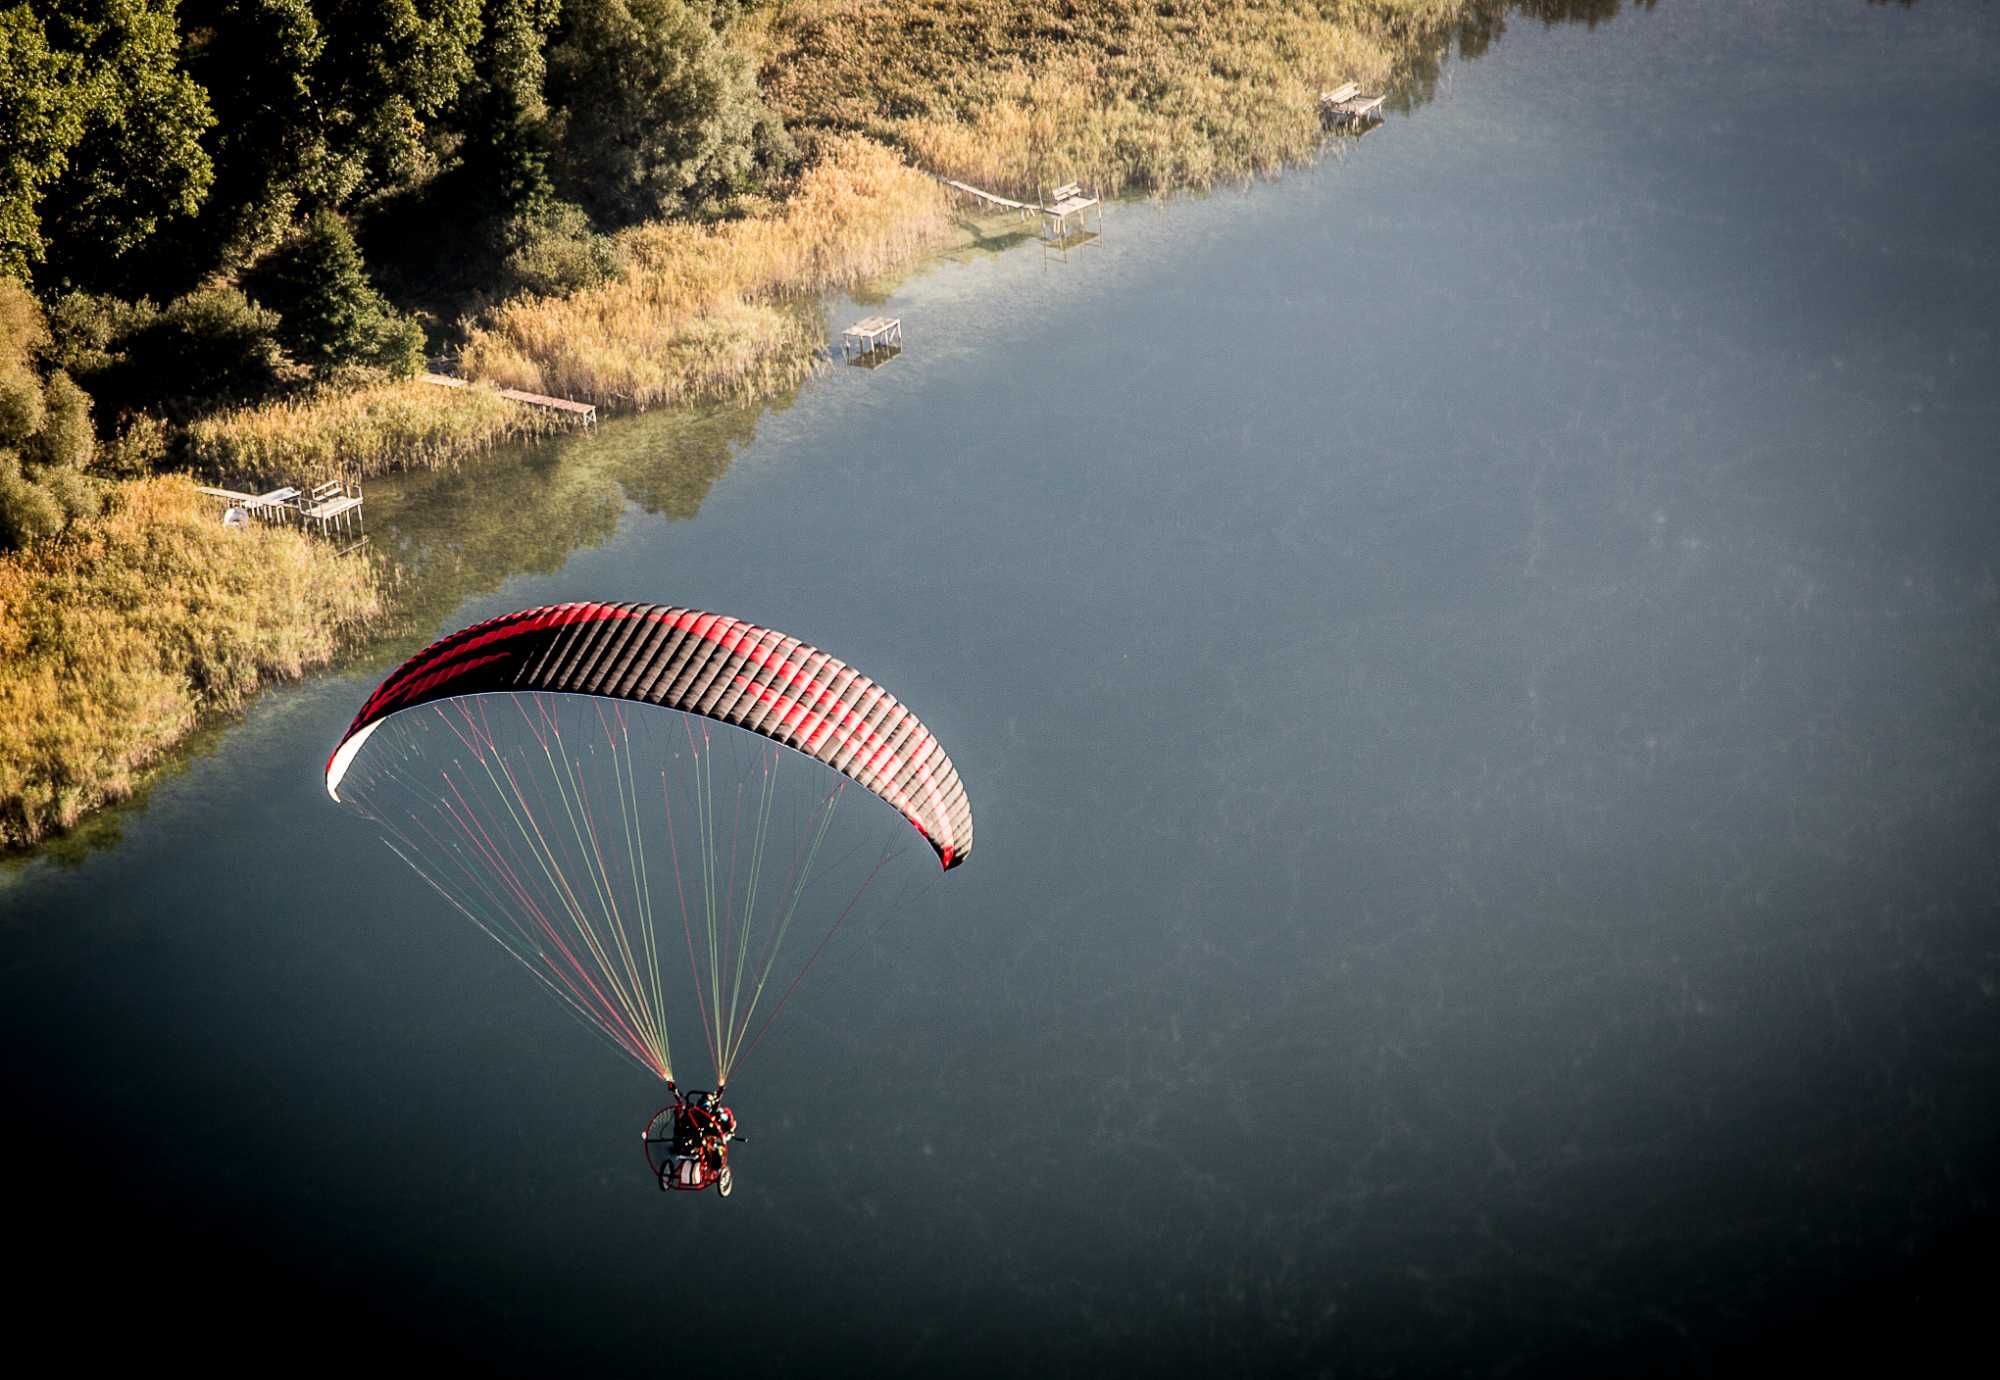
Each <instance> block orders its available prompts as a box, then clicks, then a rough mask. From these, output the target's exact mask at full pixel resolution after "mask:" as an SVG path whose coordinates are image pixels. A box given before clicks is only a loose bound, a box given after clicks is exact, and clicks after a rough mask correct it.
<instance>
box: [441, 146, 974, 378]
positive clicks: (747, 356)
mask: <svg viewBox="0 0 2000 1380" xmlns="http://www.w3.org/2000/svg"><path fill="white" fill-rule="evenodd" d="M952 229H953V222H952V216H951V211H950V208H949V206H948V205H947V204H946V201H945V197H944V194H943V192H942V191H941V190H940V189H939V187H938V185H937V184H936V183H935V182H933V181H932V180H931V179H930V178H928V177H926V176H924V175H923V174H922V173H920V172H917V171H916V170H915V169H913V168H911V167H910V166H909V165H908V164H907V163H905V162H904V161H903V160H902V159H901V158H900V157H898V156H897V155H896V154H895V153H894V152H892V151H891V150H889V149H886V148H884V147H883V146H882V145H880V144H877V143H874V142H872V141H870V140H867V139H862V138H856V137H843V138H839V139H835V140H832V141H830V142H829V143H828V145H827V147H826V148H825V149H824V150H823V151H822V153H821V156H820V158H819V159H818V161H817V162H815V163H814V164H813V165H812V166H811V167H810V168H808V169H807V170H806V172H805V173H804V174H803V175H802V176H801V177H800V178H799V181H798V185H797V186H796V187H795V188H794V189H793V190H792V192H791V195H789V196H788V197H786V198H785V200H784V201H782V202H780V203H778V204H777V205H776V206H775V207H773V208H770V209H769V210H768V211H767V212H766V213H765V214H761V215H754V216H750V217H747V218H745V219H742V220H736V221H727V222H724V223H723V224H720V225H715V226H695V225H647V226H641V227H639V228H637V229H634V230H629V231H626V232H625V233H624V234H622V235H620V236H619V237H618V239H617V242H616V248H617V254H618V259H619V263H620V266H621V268H622V270H623V272H622V276H621V277H620V278H619V279H618V280H616V281H614V282H610V283H606V284H604V285H603V286H601V287H596V288H592V289H590V290H588V291H585V292H580V293H576V294H574V295H573V296H569V297H556V298H549V297H529V298H522V299H519V300H516V301H514V302H510V303H508V304H506V305H505V306H502V307H500V308H498V309H497V310H495V311H494V312H492V313H490V314H489V316H488V319H487V321H486V322H485V323H484V324H483V325H481V326H479V327H477V328H475V329H474V330H473V331H472V332H471V333H470V335H469V337H468V339H467V341H466V345H465V348H464V350H463V352H462V353H461V355H460V357H459V362H460V367H461V369H462V370H463V371H464V372H465V374H466V375H467V376H468V377H472V378H478V379H485V380H490V381H492V382H494V383H497V384H499V385H501V386H503V387H512V388H526V389H530V390H532V391H535V392H543V393H553V394H556V395H558V396H561V397H570V398H582V399H586V400H588V401H591V402H594V403H596V404H598V405H599V406H600V407H608V408H622V409H626V410H635V411H643V410H645V409H647V408H650V407H657V406H659V405H661V404H663V403H685V402H698V401H723V400H740V399H747V398H757V397H764V396H768V395H769V394H771V393H774V392H777V391H779V390H781V389H783V388H786V387H789V386H792V385H794V384H796V383H798V382H799V380H800V379H802V378H803V377H804V376H805V375H806V374H808V373H810V372H811V371H812V369H813V367H814V365H815V363H816V359H817V356H818V352H819V351H820V350H821V349H822V347H823V346H824V344H825V336H824V333H823V327H822V325H821V323H820V320H819V316H818V313H817V311H816V310H813V309H812V304H811V299H812V298H813V297H814V296H816V295H817V294H819V293H822V292H825V291H827V290H829V289H833V288H845V287H852V286H853V285H855V284H857V283H860V282H863V281H865V280H867V279H869V278H874V277H878V276H880V275H882V274H885V273H889V272H892V271H894V270H896V269H899V268H903V267H906V266H907V265H908V264H910V263H911V262H913V261H914V260H915V259H916V258H917V257H918V256H920V255H922V254H923V253H925V252H926V251H927V250H930V249H932V248H935V247H937V246H938V245H940V244H942V243H944V242H945V241H946V240H947V239H948V238H949V237H950V236H951V234H952Z"/></svg>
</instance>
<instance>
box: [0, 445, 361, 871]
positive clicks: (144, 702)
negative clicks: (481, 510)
mask: <svg viewBox="0 0 2000 1380" xmlns="http://www.w3.org/2000/svg"><path fill="white" fill-rule="evenodd" d="M381 608H382V596H381V589H380V585H379V578H378V576H377V574H376V572H375V570H374V568H373V567H372V566H371V565H370V564H369V563H368V562H367V561H365V560H364V559H362V558H361V557H359V556H345V557H343V556H338V555H335V554H334V551H333V548H332V547H330V546H329V545H327V544H326V543H324V542H318V541H314V540H312V539H310V538H308V537H306V536H303V535H302V534H300V533H298V532H296V531H287V530H283V529H279V528H269V527H262V526H252V527H250V528H247V529H236V530H230V529H225V528H223V527H222V526H221V525H220V524H218V523H217V522H216V520H215V505H214V504H213V503H212V502H210V501H208V500H206V499H203V498H201V497H200V496H199V495H197V494H196V493H195V492H194V489H193V486H192V485H191V484H190V483H188V481H186V480H184V479H167V478H161V479H148V480H140V481H136V482H134V483H131V484H127V485H123V486H120V489H119V492H118V497H117V499H116V501H115V506H114V508H113V509H112V511H110V512H109V513H107V514H106V515H105V516H103V517H101V518H98V519H94V520H91V521H89V522H85V523H81V524H78V525H77V526H75V527H73V528H72V529H71V530H70V531H69V532H68V533H66V534H64V535H63V536H62V537H60V538H56V539H54V540H50V541H46V542H43V543H40V544H38V545H36V546H34V547H32V548H29V549H28V550H25V551H19V552H14V553H12V554H9V555H7V556H4V557H0V847H6V848H18V847H22V846H25V845H28V844H32V843H35V842H36V841H38V840H40V839H42V838H43V837H45V836H46V835H48V834H50V833H52V832H54V831H57V830H61V829H67V828H69V827H70V826H71V825H73V824H74V823H75V822H76V821H77V819H78V818H79V817H80V816H81V815H82V814H84V812H86V811H88V810H92V809H95V808H97V807H99V806H101V805H105V804H108V803H110V802H112V801H115V800H118V799H121V798H123V797H124V796H126V795H129V794H130V793H131V792H132V790H133V787H134V784H135V781H136V780H137V778H138V776H139V775H140V774H141V773H142V772H143V771H144V769H145V768H146V766H147V765H148V764H150V763H152V762H154V761H156V760H157V759H158V758H159V757H160V756H161V755H162V754H163V753H165V752H166V751H167V750H168V749H169V748H171V747H172V746H173V745H174V744H175V743H177V742H178V741H179V740H180V739H181V738H183V737H184V736H186V734H187V733H188V732H189V731H191V730H192V729H193V728H194V727H195V726H196V725H197V724H198V723H200V722H201V721H202V720H203V719H205V718H208V717H210V716H212V715H216V714H220V713H225V712H231V711H235V710H238V709H240V708H241V707H242V705H243V704H244V702H245V701H246V700H247V699H248V698H249V697H250V696H251V695H252V694H254V693H255V692H256V691H257V690H258V689H259V688H260V687H261V686H263V685H264V684H266V683H267V682H270V681H272V680H290V679H295V678H297V677H298V676H301V675H303V674H304V673H305V672H306V671H308V670H311V669H312V668H314V667H317V666H323V665H326V664H327V663H328V662H330V661H331V660H332V659H333V657H334V656H335V654H336V653H337V652H338V651H339V650H340V648H341V646H342V645H343V643H344V642H345V641H346V640H347V639H349V638H350V637H352V636H353V635H354V634H356V633H357V632H358V631H359V630H360V629H361V628H362V627H363V626H364V625H365V624H366V623H367V622H368V621H369V620H370V619H372V618H374V617H376V616H377V615H378V614H379V613H380V612H381Z"/></svg>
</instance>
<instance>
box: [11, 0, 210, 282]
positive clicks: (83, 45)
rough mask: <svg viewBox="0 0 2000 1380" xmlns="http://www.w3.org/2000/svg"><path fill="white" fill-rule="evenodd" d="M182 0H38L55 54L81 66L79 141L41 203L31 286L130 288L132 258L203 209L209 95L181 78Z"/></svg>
mask: <svg viewBox="0 0 2000 1380" xmlns="http://www.w3.org/2000/svg"><path fill="white" fill-rule="evenodd" d="M176 3H177V0H33V7H34V8H37V9H41V10H43V11H44V22H45V25H46V28H47V32H48V35H49V39H50V41H51V43H52V44H54V45H56V46H58V47H60V48H61V49H63V50H64V51H66V52H69V53H73V54H75V55H76V57H77V59H78V62H79V68H78V71H79V75H80V99H81V101H82V106H83V109H82V118H83V127H82V133H81V136H80V137H79V139H78V140H77V142H76V144H75V146H74V147H73V148H72V149H71V150H70V152H69V154H68V156H67V157H66V159H65V160H64V165H63V167H62V169H61V171H60V172H59V173H58V175H57V176H56V177H55V178H54V179H53V180H52V181H51V182H50V183H49V185H48V187H47V191H46V195H45V196H44V197H43V200H42V208H41V215H42V233H43V236H44V238H45V239H46V241H47V255H46V257H47V263H46V266H45V267H44V268H43V269H42V270H40V271H38V273H37V277H38V278H40V279H44V280H46V281H48V282H51V283H59V284H70V285H75V286H80V287H86V288H89V287H107V286H116V285H119V284H120V283H121V281H122V280H128V279H129V277H130V275H131V272H132V264H133V262H134V256H135V253H136V251H139V250H141V249H142V248H143V247H144V246H146V245H147V243H148V242H149V241H151V240H152V239H153V237H154V236H155V235H157V234H158V233H159V231H160V229H161V228H162V226H164V225H165V224H167V223H168V222H170V221H174V220H178V219H184V218H187V217H191V216H193V215H194V213H195V212H196V211H197V210H198V209H199V208H200V206H201V203H202V198H203V197H204V196H205V195H206V194H207V192H208V188H209V184H210V182H211V181H212V180H213V176H214V170H213V167H212V165H211V163H210V160H209V156H208V152H207V150H206V149H204V148H203V147H202V136H203V134H204V133H205V132H206V131H207V130H208V128H209V126H210V125H211V124H213V123H214V117H213V116H212V115H211V113H210V111H209V106H208V97H207V94H206V93H205V92H204V91H203V90H202V89H201V87H200V86H199V85H197V84H196V83H195V81H194V79H193V78H191V77H190V76H189V75H188V74H187V73H186V72H185V71H184V70H182V67H181V45H180V31H179V29H178V27H177V25H176V22H175V5H176Z"/></svg>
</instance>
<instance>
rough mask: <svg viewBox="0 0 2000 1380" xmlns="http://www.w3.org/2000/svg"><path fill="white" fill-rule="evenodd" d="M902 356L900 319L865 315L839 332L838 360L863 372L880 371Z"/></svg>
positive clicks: (901, 321) (898, 317)
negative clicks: (879, 369)
mask: <svg viewBox="0 0 2000 1380" xmlns="http://www.w3.org/2000/svg"><path fill="white" fill-rule="evenodd" d="M901 353H903V318H902V317H900V316H864V317H862V318H861V319H860V320H859V321H857V322H855V323H854V324H853V325H852V326H849V327H848V328H847V329H846V330H844V331H842V332H841V333H840V357H841V358H842V359H844V360H846V361H847V362H848V363H849V364H859V365H860V366H862V367H863V368H864V369H874V368H879V367H880V366H881V365H884V364H887V363H888V362H889V361H890V360H892V359H894V358H895V357H896V356H897V355H900V354H901Z"/></svg>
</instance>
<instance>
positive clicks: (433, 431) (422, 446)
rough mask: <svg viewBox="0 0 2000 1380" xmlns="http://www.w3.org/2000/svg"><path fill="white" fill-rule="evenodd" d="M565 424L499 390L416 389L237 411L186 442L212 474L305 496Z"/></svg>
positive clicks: (332, 395) (430, 465) (353, 391)
mask: <svg viewBox="0 0 2000 1380" xmlns="http://www.w3.org/2000/svg"><path fill="white" fill-rule="evenodd" d="M558 425H559V422H558V421H557V419H556V417H555V416H554V415H553V414H551V413H548V412H545V411H542V410H541V409H539V408H532V407H523V406H521V405H520V404H519V403H513V402H509V401H507V400H506V399H505V398H502V397H500V396H499V395H498V394H496V393H495V392H494V391H493V390H492V389H490V388H477V387H474V388H439V387H437V386H436V385H434V384H428V383H418V382H415V381H413V380H412V381H397V382H383V383H374V384H369V385H366V386H364V387H360V388H350V389H333V388H328V389H323V390H321V391H320V392H318V393H315V394H313V395H311V396H309V397H306V398H301V399H291V400H287V401H284V402H276V403H267V404H265V405H263V406H261V407H244V408H236V409H234V410H232V411H228V412H223V413H219V414H216V415H214V416H211V417H204V418H202V419H200V420H199V421H196V422H194V423H192V424H191V425H190V426H189V427H188V428H187V432H186V437H185V440H186V445H187V454H188V457H189V459H190V460H191V461H192V462H193V464H194V465H195V466H196V468H197V469H199V470H201V471H203V472H205V473H209V474H213V475H219V476H226V477H228V478H231V479H241V480H244V481H250V480H256V481H259V482H263V483H268V484H272V485H276V484H279V483H291V484H297V485H299V486H300V487H304V486H305V485H306V484H309V483H314V482H317V481H319V480H322V479H328V478H333V477H359V478H369V477H372V476H375V475H382V474H391V473H395V472H397V471H401V470H413V469H437V468H440V467H443V466H449V465H453V464H456V463H457V462H458V461H460V460H462V459H465V458H466V457H468V456H472V455H477V454H480V453H481V452H483V451H487V450H490V449H492V448H493V447H494V446H497V445H499V444H501V443H502V442H505V441H514V440H519V439H522V438H524V437H529V436H540V435H545V434H546V433H548V432H550V431H552V430H555V429H556V428H557V426H558Z"/></svg>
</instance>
